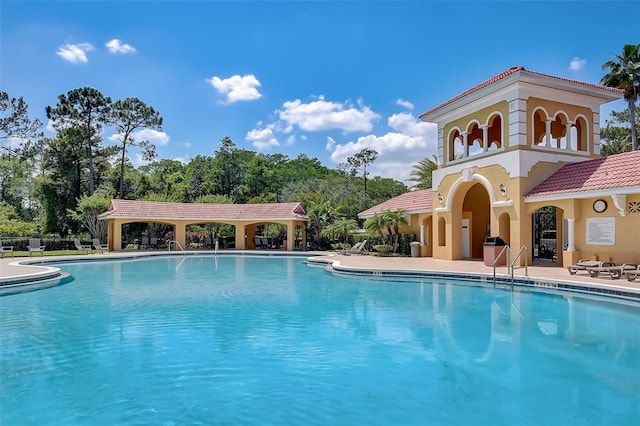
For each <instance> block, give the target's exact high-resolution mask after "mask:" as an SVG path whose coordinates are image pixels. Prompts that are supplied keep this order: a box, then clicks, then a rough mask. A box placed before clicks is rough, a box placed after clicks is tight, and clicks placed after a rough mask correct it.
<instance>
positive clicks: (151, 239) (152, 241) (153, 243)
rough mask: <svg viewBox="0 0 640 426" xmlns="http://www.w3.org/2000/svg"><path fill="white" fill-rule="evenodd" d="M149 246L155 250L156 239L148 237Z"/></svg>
mask: <svg viewBox="0 0 640 426" xmlns="http://www.w3.org/2000/svg"><path fill="white" fill-rule="evenodd" d="M149 246H151V248H152V249H157V248H158V237H150V238H149Z"/></svg>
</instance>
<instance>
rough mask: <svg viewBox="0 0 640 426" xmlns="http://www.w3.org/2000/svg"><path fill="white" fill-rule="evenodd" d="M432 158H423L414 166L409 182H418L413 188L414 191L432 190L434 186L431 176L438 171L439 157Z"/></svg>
mask: <svg viewBox="0 0 640 426" xmlns="http://www.w3.org/2000/svg"><path fill="white" fill-rule="evenodd" d="M432 157H433V160H432V159H431V158H423V159H422V160H420V161H418V163H417V164H414V165H413V166H412V167H413V170H411V176H410V177H409V179H408V180H410V181H412V182H417V183H416V184H415V185H413V186H412V188H414V189H430V188H431V187H432V186H433V181H432V179H431V176H432V175H433V171H434V170H437V169H438V157H436V156H435V154H434V155H433V156H432Z"/></svg>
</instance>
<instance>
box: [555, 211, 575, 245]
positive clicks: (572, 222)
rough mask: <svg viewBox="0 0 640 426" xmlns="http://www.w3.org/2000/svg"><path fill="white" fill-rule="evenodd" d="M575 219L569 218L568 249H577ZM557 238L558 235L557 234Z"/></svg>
mask: <svg viewBox="0 0 640 426" xmlns="http://www.w3.org/2000/svg"><path fill="white" fill-rule="evenodd" d="M575 221H576V219H575V218H573V217H570V218H567V251H576V246H575V241H574V240H575V233H574V229H575ZM556 238H557V236H556Z"/></svg>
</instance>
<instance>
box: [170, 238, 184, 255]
mask: <svg viewBox="0 0 640 426" xmlns="http://www.w3.org/2000/svg"><path fill="white" fill-rule="evenodd" d="M171 243H176V244H177V245H178V247H180V251H182V253H184V249H183V248H182V246H181V245H180V243H179V242H177V241H176V240H169V246H168V250H169V251H171Z"/></svg>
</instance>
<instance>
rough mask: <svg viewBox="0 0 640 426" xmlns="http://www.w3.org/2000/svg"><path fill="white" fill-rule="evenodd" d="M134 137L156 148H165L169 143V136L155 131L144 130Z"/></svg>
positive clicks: (136, 133) (135, 133)
mask: <svg viewBox="0 0 640 426" xmlns="http://www.w3.org/2000/svg"><path fill="white" fill-rule="evenodd" d="M133 137H134V138H135V140H137V141H142V140H146V141H149V142H150V143H152V144H154V145H155V146H165V145H167V144H168V143H169V139H170V138H169V135H168V134H166V133H165V132H161V131H158V130H154V129H142V130H138V131H137V132H134V134H133Z"/></svg>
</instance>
